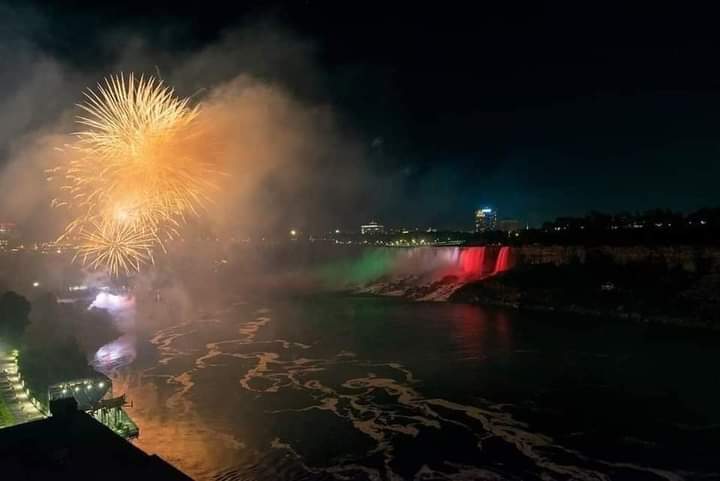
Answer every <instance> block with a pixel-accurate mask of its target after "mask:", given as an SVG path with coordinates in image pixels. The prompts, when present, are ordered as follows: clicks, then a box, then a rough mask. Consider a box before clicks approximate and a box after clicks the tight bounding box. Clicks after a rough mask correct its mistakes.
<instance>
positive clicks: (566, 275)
mask: <svg viewBox="0 0 720 481" xmlns="http://www.w3.org/2000/svg"><path fill="white" fill-rule="evenodd" d="M449 301H451V302H465V303H473V304H484V305H498V306H506V307H513V308H518V309H526V310H536V311H551V312H565V313H572V314H580V315H584V316H594V317H602V318H607V319H614V320H620V321H631V322H639V323H647V324H657V325H673V326H681V327H688V328H699V329H711V330H716V331H720V275H718V274H716V273H705V274H699V273H696V272H688V271H686V270H683V269H680V268H672V267H668V266H666V265H654V264H647V263H636V264H626V265H616V264H612V263H598V264H587V263H586V264H567V265H551V264H542V265H525V266H520V267H518V268H516V269H514V270H511V271H508V272H504V273H501V274H498V275H496V276H492V277H488V278H485V279H481V280H478V281H474V282H470V283H467V284H465V285H464V286H462V287H460V288H458V289H457V290H455V291H454V292H453V293H452V295H450V296H449Z"/></svg>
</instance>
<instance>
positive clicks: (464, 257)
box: [458, 246, 485, 277]
mask: <svg viewBox="0 0 720 481" xmlns="http://www.w3.org/2000/svg"><path fill="white" fill-rule="evenodd" d="M458 261H459V268H460V271H461V272H462V273H463V274H465V275H468V276H477V277H479V276H481V275H482V274H483V268H484V265H485V247H484V246H483V247H463V248H461V249H460V257H459V259H458Z"/></svg>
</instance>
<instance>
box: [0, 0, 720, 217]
mask: <svg viewBox="0 0 720 481" xmlns="http://www.w3.org/2000/svg"><path fill="white" fill-rule="evenodd" d="M58 3H60V2H58ZM150 3H153V4H154V5H155V6H153V7H150V8H148V5H149V4H150ZM223 3H224V2H212V1H210V2H208V1H204V2H194V3H193V4H192V7H182V6H180V3H179V2H123V4H124V5H122V6H120V5H93V4H85V3H82V2H80V3H78V2H63V3H62V4H59V5H58V6H53V7H48V6H44V5H43V4H40V3H37V4H34V5H30V6H26V5H25V4H20V3H18V2H10V3H9V4H8V5H10V8H11V9H12V11H13V18H12V19H10V18H9V17H6V18H5V21H4V22H3V23H0V26H2V28H0V39H2V40H3V41H5V42H12V41H13V40H12V39H14V38H16V37H18V36H21V37H22V38H23V39H24V41H26V42H29V43H31V44H32V45H33V46H34V48H37V49H38V50H39V51H42V52H47V54H48V55H52V56H54V57H57V58H59V59H62V61H63V62H66V63H68V64H69V65H72V66H73V68H75V69H77V70H78V71H83V70H93V71H98V70H102V69H103V68H106V67H108V66H111V65H113V64H114V62H116V60H117V59H116V58H113V53H112V52H114V51H115V50H114V49H113V46H114V45H117V44H118V43H121V42H123V39H125V38H127V37H141V38H143V39H145V41H146V42H147V43H149V44H151V45H153V46H154V47H156V48H158V49H161V50H163V51H165V52H171V53H173V54H182V53H184V52H192V51H196V50H199V49H203V48H204V47H205V46H206V45H208V44H211V43H213V42H216V41H217V40H218V39H219V38H221V37H222V36H223V35H224V34H225V33H226V32H228V31H231V30H234V29H247V28H251V29H254V31H265V32H267V31H275V30H281V31H282V32H283V35H285V36H289V37H290V38H293V39H294V41H295V42H296V43H297V45H298V49H299V50H301V51H302V52H303V53H302V55H303V58H304V59H305V60H303V61H302V62H299V63H297V64H295V63H294V57H293V56H292V55H289V56H287V57H277V56H272V55H270V56H268V58H264V57H263V54H262V52H260V53H258V54H257V58H255V59H253V61H252V62H248V63H247V64H246V65H245V66H244V68H246V69H247V70H248V71H249V73H251V74H253V75H256V76H258V77H260V78H268V79H269V80H272V81H275V82H280V83H282V84H283V85H284V86H285V87H286V88H287V89H289V90H290V91H292V92H293V93H294V95H296V96H298V97H299V98H301V99H304V100H306V101H307V102H318V103H322V104H325V105H331V106H332V108H333V109H334V111H335V113H336V115H337V118H338V119H339V120H338V121H339V123H340V124H341V126H342V128H343V129H344V130H346V131H348V132H351V133H352V135H353V136H355V137H356V138H358V139H359V142H361V143H362V144H363V145H364V146H365V147H366V149H367V155H366V158H365V162H366V163H367V168H368V169H369V170H370V171H371V172H372V173H373V175H376V176H378V177H387V178H392V179H398V180H397V181H396V183H395V187H396V188H395V189H393V191H392V195H386V196H383V197H382V198H380V199H372V200H368V201H367V204H366V205H367V206H368V207H367V209H364V210H363V209H360V210H358V209H357V208H354V209H353V212H347V213H344V214H343V220H344V222H346V223H349V224H351V225H352V224H357V223H359V222H362V221H365V220H367V217H369V216H372V217H376V218H378V219H379V220H381V221H383V222H385V223H387V224H401V223H405V224H408V223H416V224H417V225H429V224H432V225H436V226H440V227H468V226H469V224H470V223H471V216H472V210H473V209H474V208H476V207H480V206H481V205H486V204H488V205H492V206H494V207H496V208H497V209H498V211H499V215H500V217H514V218H518V219H521V220H523V221H529V222H530V223H531V224H537V223H539V222H542V221H543V220H546V219H548V218H551V217H555V216H559V215H574V214H583V213H585V212H587V211H589V210H591V209H596V210H603V211H623V210H628V211H635V210H643V209H648V208H652V207H667V208H672V209H677V210H692V209H694V208H698V207H701V206H716V205H717V204H718V202H717V200H718V196H717V193H716V192H717V189H716V182H717V178H718V174H720V167H719V165H720V163H719V162H718V158H720V117H719V116H718V112H720V69H719V67H718V65H720V62H719V60H720V59H719V58H718V44H719V42H720V38H719V37H718V35H717V28H716V25H715V24H714V22H716V16H715V15H714V14H713V12H702V11H690V10H689V9H688V10H686V11H676V10H671V9H668V10H658V9H657V7H653V9H652V10H648V9H640V8H638V9H636V10H632V9H628V8H627V7H622V8H610V7H604V6H601V5H604V4H595V6H590V4H588V3H586V2H576V3H577V4H580V6H577V5H576V6H574V7H569V6H567V5H562V6H560V5H559V4H557V3H555V4H554V5H556V6H554V7H543V6H538V5H535V6H532V7H529V6H528V5H534V4H535V2H530V3H528V4H523V3H509V2H503V4H504V5H505V6H504V7H486V6H475V7H474V8H471V7H470V6H467V5H466V4H467V3H469V2H429V3H428V4H427V5H426V6H422V5H421V3H423V2H377V3H375V2H313V1H305V2H300V1H298V2H236V3H238V5H235V6H224V5H223ZM477 3H478V4H483V3H485V2H477ZM677 5H679V4H677ZM3 35H4V36H3ZM8 39H10V40H8ZM6 46H7V44H6ZM265 60H266V62H265ZM163 62H165V60H164V59H163V58H158V59H157V61H156V64H157V65H159V67H160V68H163V69H167V68H168V67H167V66H166V65H165V64H164V63H163ZM0 65H2V69H3V70H4V71H3V72H2V73H0V76H11V75H12V72H11V71H12V66H11V65H7V64H0ZM278 65H282V68H277V66H278ZM307 65H310V68H306V66H307ZM0 104H1V102H0ZM0 127H1V126H0ZM0 139H1V137H0ZM0 149H2V146H1V145H0ZM1 152H2V150H0V153H1ZM367 196H368V198H369V199H370V198H372V197H373V196H374V193H373V192H372V191H371V189H370V191H368V192H367ZM333 221H334V222H339V221H338V220H337V219H334V220H333Z"/></svg>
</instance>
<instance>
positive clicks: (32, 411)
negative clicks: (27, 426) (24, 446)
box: [0, 341, 45, 428]
mask: <svg viewBox="0 0 720 481" xmlns="http://www.w3.org/2000/svg"><path fill="white" fill-rule="evenodd" d="M0 401H1V402H2V403H4V404H5V406H7V408H8V410H9V411H10V414H11V415H12V417H13V421H14V422H13V424H21V423H26V422H28V421H34V420H35V419H41V418H44V417H45V415H43V413H42V412H40V410H39V409H38V408H36V407H35V406H34V405H33V403H32V402H31V400H30V399H29V397H28V393H27V391H26V390H25V386H24V384H23V383H22V381H21V380H20V377H19V376H18V367H17V360H16V357H15V354H14V352H13V351H12V350H11V349H10V348H9V346H7V345H6V344H5V343H3V342H2V341H0ZM0 422H1V421H0ZM3 427H7V426H4V425H0V428H3Z"/></svg>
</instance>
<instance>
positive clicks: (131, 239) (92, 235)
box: [75, 222, 156, 276]
mask: <svg viewBox="0 0 720 481" xmlns="http://www.w3.org/2000/svg"><path fill="white" fill-rule="evenodd" d="M88 227H89V229H87V228H82V229H81V230H80V232H79V234H78V243H77V253H76V254H75V259H80V260H81V261H82V263H83V265H87V266H88V267H90V268H92V269H99V268H104V269H107V270H108V271H109V272H110V273H111V274H112V275H114V276H117V275H119V274H120V273H125V274H129V273H131V272H132V271H139V270H140V267H141V266H142V265H143V264H147V263H153V262H155V260H154V258H153V248H154V246H155V239H156V238H155V235H154V234H153V233H152V232H150V231H144V230H138V229H136V228H135V226H133V225H131V224H121V223H117V222H107V223H104V224H97V223H91V224H90V225H89V226H88Z"/></svg>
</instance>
